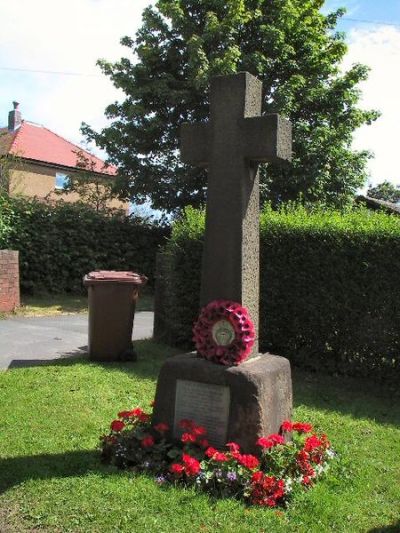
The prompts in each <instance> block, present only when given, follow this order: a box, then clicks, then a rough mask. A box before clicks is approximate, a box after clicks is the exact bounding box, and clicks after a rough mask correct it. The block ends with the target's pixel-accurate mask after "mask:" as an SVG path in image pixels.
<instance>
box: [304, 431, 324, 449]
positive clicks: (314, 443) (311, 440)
mask: <svg viewBox="0 0 400 533" xmlns="http://www.w3.org/2000/svg"><path fill="white" fill-rule="evenodd" d="M321 444H322V442H321V441H320V440H319V438H318V437H317V436H316V435H311V437H307V438H306V442H305V443H304V450H305V451H306V452H311V451H312V450H314V449H315V448H318V447H319V446H321Z"/></svg>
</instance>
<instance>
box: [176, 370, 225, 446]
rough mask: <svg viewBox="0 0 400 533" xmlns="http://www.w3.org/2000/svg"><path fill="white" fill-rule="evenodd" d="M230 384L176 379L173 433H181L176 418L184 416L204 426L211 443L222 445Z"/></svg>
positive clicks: (178, 434) (177, 434)
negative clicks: (227, 385) (226, 385)
mask: <svg viewBox="0 0 400 533" xmlns="http://www.w3.org/2000/svg"><path fill="white" fill-rule="evenodd" d="M229 404H230V391H229V387H225V386H222V385H212V384H210V383H200V382H198V381H187V380H183V379H178V380H177V382H176V396H175V417H174V437H179V436H180V435H181V434H182V429H181V428H180V427H179V425H178V424H179V421H180V420H182V419H184V418H186V419H189V420H193V421H194V422H195V423H196V424H199V425H201V426H204V427H205V428H206V429H207V437H206V438H207V440H208V441H209V442H210V444H212V445H213V446H218V447H221V446H224V445H225V444H226V435H227V429H228V418H229Z"/></svg>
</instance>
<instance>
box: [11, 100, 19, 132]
mask: <svg viewBox="0 0 400 533" xmlns="http://www.w3.org/2000/svg"><path fill="white" fill-rule="evenodd" d="M13 106H14V109H13V110H12V111H10V112H9V113H8V131H16V130H17V129H18V128H19V127H20V126H21V123H22V115H21V111H20V110H19V109H18V108H19V103H18V102H13Z"/></svg>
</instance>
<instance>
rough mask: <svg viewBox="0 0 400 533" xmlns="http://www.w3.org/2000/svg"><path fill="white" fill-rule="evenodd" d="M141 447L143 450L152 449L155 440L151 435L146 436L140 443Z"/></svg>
mask: <svg viewBox="0 0 400 533" xmlns="http://www.w3.org/2000/svg"><path fill="white" fill-rule="evenodd" d="M140 445H141V446H142V448H151V447H152V446H154V439H153V437H152V436H151V435H146V437H143V439H142V440H141V441H140Z"/></svg>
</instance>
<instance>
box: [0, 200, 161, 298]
mask: <svg viewBox="0 0 400 533" xmlns="http://www.w3.org/2000/svg"><path fill="white" fill-rule="evenodd" d="M167 235H168V230H167V229H166V228H163V227H159V226H156V225H153V224H151V223H149V222H146V221H144V220H142V219H140V218H137V217H124V216H121V215H119V216H118V215H113V216H107V215H104V214H101V213H97V212H96V211H94V210H93V209H90V208H89V207H86V206H84V205H81V204H69V203H64V202H58V203H57V204H55V205H49V204H47V203H42V202H38V201H37V200H27V199H22V198H8V197H0V249H4V248H9V249H13V250H18V251H19V252H20V276H21V289H22V291H23V292H28V293H38V292H43V291H46V292H81V291H82V290H83V289H82V277H83V276H84V274H86V273H88V272H90V271H92V270H96V269H105V270H112V269H116V270H134V271H137V272H140V273H143V274H145V275H146V276H148V277H149V283H150V285H151V284H152V282H153V279H154V266H155V255H156V251H157V249H158V247H159V246H160V244H162V243H164V242H165V238H166V236H167Z"/></svg>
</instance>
